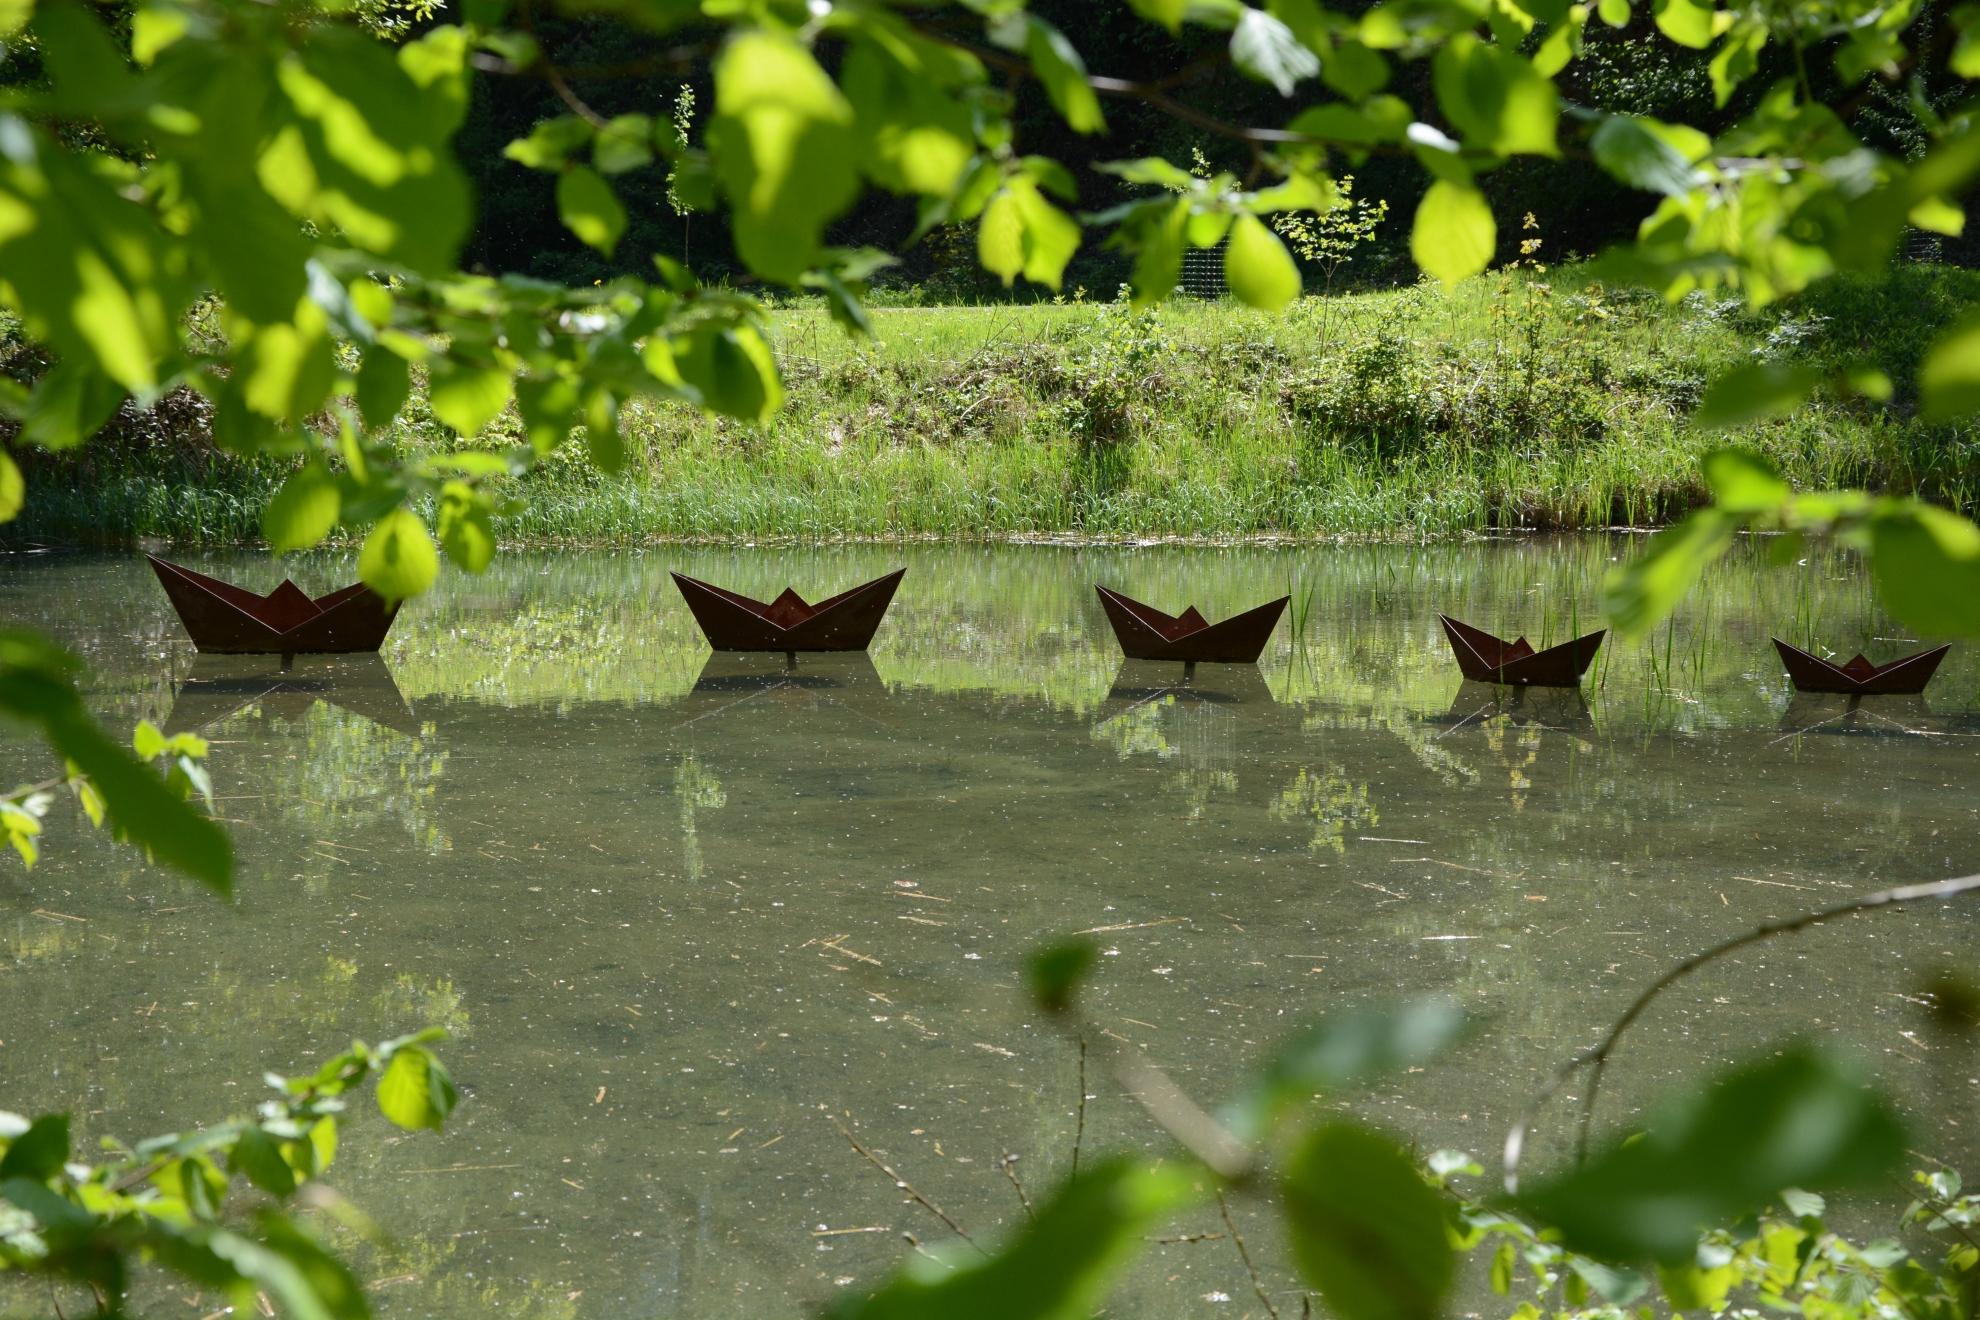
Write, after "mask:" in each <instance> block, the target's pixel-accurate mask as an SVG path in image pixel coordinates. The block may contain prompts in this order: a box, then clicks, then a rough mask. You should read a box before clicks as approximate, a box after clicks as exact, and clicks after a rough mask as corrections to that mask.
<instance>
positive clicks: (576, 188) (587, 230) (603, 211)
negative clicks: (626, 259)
mask: <svg viewBox="0 0 1980 1320" xmlns="http://www.w3.org/2000/svg"><path fill="white" fill-rule="evenodd" d="M557 217H558V218H559V219H560V220H562V221H563V222H564V228H566V229H568V230H570V231H571V232H572V233H573V234H576V235H577V236H578V237H579V238H580V239H582V240H584V242H585V243H586V244H588V245H590V246H591V247H595V248H597V249H598V250H599V251H600V252H603V253H604V254H605V255H606V256H608V257H609V256H611V255H612V253H613V251H614V250H616V249H617V248H618V246H619V236H620V235H621V234H623V233H625V232H626V208H625V206H624V204H623V203H621V202H620V201H619V195H618V194H617V193H615V192H613V191H612V185H611V184H609V183H607V182H605V180H604V178H603V177H601V176H600V175H599V173H598V171H597V170H594V169H592V168H591V166H589V165H573V166H571V167H570V168H569V169H567V170H565V171H564V173H563V175H562V176H561V177H560V178H558V180H557Z"/></svg>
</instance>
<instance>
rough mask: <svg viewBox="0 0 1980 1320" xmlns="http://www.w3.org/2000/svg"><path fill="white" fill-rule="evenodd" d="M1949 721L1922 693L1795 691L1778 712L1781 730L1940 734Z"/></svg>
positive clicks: (1876, 733)
mask: <svg viewBox="0 0 1980 1320" xmlns="http://www.w3.org/2000/svg"><path fill="white" fill-rule="evenodd" d="M1947 731H1948V722H1947V721H1946V720H1944V719H1941V718H1939V717H1937V716H1934V715H1933V713H1932V707H1931V706H1930V705H1928V704H1927V703H1926V701H1925V698H1924V697H1922V696H1912V695H1904V696H1852V695H1844V694H1843V693H1840V692H1797V693H1795V694H1794V699H1793V700H1791V701H1789V702H1788V708H1787V710H1786V711H1784V712H1783V713H1782V715H1781V732H1782V733H1848V734H1858V735H1864V734H1868V735H1873V736H1885V737H1890V736H1896V735H1902V734H1933V735H1941V734H1944V733H1946V732H1947Z"/></svg>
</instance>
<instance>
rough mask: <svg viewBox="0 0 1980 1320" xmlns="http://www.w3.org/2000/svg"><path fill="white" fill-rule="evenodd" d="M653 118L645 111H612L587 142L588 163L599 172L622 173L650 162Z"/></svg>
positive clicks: (651, 156) (651, 159)
mask: <svg viewBox="0 0 1980 1320" xmlns="http://www.w3.org/2000/svg"><path fill="white" fill-rule="evenodd" d="M652 141H653V120H652V119H651V118H650V117H649V116H647V115H615V116H614V117H613V118H612V120H611V121H610V122H609V123H607V124H606V125H605V127H603V128H601V129H599V130H598V137H597V139H596V140H595V141H593V142H592V144H591V163H592V164H593V165H595V166H597V167H598V172H599V173H601V174H624V173H626V172H627V171H629V170H636V169H639V168H641V167H642V166H646V165H651V164H652V163H653V147H652V145H651V143H652Z"/></svg>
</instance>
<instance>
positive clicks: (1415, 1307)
mask: <svg viewBox="0 0 1980 1320" xmlns="http://www.w3.org/2000/svg"><path fill="white" fill-rule="evenodd" d="M1279 1192H1280V1195H1281V1197H1282V1198H1283V1199H1284V1203H1285V1208H1286V1210H1285V1213H1286V1221H1287V1224H1288V1226H1289V1227H1290V1229H1291V1231H1292V1246H1293V1255H1294V1257H1295V1258H1296V1259H1297V1260H1298V1261H1299V1268H1300V1273H1301V1274H1302V1275H1303V1276H1304V1277H1305V1278H1306V1280H1307V1282H1309V1283H1311V1284H1312V1285H1313V1286H1314V1287H1315V1288H1316V1289H1318V1290H1319V1292H1320V1295H1321V1297H1322V1299H1323V1300H1325V1302H1326V1304H1327V1309H1328V1310H1329V1311H1330V1312H1332V1313H1333V1314H1334V1315H1336V1316H1338V1317H1340V1320H1436V1317H1437V1315H1438V1312H1439V1309H1440V1306H1441V1303H1442V1301H1443V1296H1444V1293H1445V1292H1446V1291H1447V1290H1448V1289H1449V1288H1450V1285H1451V1278H1452V1275H1453V1273H1454V1267H1455V1257H1454V1253H1453V1252H1452V1250H1451V1244H1450V1239H1449V1237H1448V1236H1447V1235H1446V1232H1445V1228H1444V1220H1445V1205H1446V1202H1445V1198H1444V1197H1442V1196H1440V1195H1439V1194H1438V1193H1437V1192H1436V1191H1435V1190H1434V1189H1432V1188H1431V1186H1430V1185H1429V1184H1428V1183H1427V1182H1425V1181H1424V1180H1423V1175H1422V1174H1421V1173H1420V1172H1418V1170H1417V1168H1416V1165H1415V1163H1414V1162H1413V1161H1412V1160H1411V1159H1410V1158H1409V1156H1408V1155H1407V1154H1405V1153H1404V1151H1403V1149H1402V1148H1401V1147H1400V1146H1399V1145H1397V1143H1395V1142H1394V1141H1392V1140H1390V1139H1389V1138H1388V1137H1385V1136H1383V1135H1381V1134H1380V1133H1377V1132H1374V1131H1371V1130H1369V1129H1368V1128H1364V1127H1361V1126H1359V1125H1358V1124H1353V1123H1329V1124H1327V1125H1326V1126H1324V1127H1321V1128H1318V1129H1316V1130H1315V1131H1314V1132H1313V1133H1311V1134H1310V1135H1309V1136H1308V1137H1307V1138H1306V1139H1305V1141H1303V1142H1302V1143H1301V1144H1300V1147H1299V1149H1298V1151H1297V1152H1296V1153H1295V1154H1294V1155H1293V1158H1292V1163H1291V1165H1290V1166H1289V1167H1288V1168H1287V1170H1286V1174H1285V1177H1284V1179H1283V1180H1282V1181H1281V1183H1280V1185H1279Z"/></svg>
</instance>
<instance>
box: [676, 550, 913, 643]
mask: <svg viewBox="0 0 1980 1320" xmlns="http://www.w3.org/2000/svg"><path fill="white" fill-rule="evenodd" d="M906 574H907V570H906V569H905V568H897V569H895V570H894V571H893V572H891V573H889V574H887V576H885V577H878V578H874V579H873V581H871V582H868V583H865V584H863V585H861V586H857V587H854V588H853V589H852V590H851V591H842V592H840V593H839V594H838V595H836V596H831V597H828V598H827V599H825V600H821V601H819V602H818V603H817V604H816V605H807V604H805V603H804V597H802V596H800V595H798V594H797V592H795V591H793V590H791V589H790V588H789V587H786V588H784V594H783V595H781V596H779V597H777V599H775V600H773V601H771V602H770V603H769V604H768V605H765V604H764V603H763V602H762V601H760V600H751V599H750V598H749V597H748V596H739V595H737V594H736V593H735V592H733V591H724V590H722V588H720V587H717V586H711V585H710V584H709V583H706V582H700V581H697V580H695V579H694V578H691V577H688V576H687V575H686V574H684V573H676V574H674V585H675V586H677V587H679V588H680V589H681V595H682V596H684V597H686V598H687V604H688V608H689V609H690V610H692V611H694V621H695V622H696V623H698V624H700V625H701V631H702V633H703V634H704V635H705V636H706V637H707V638H708V644H709V645H710V646H712V647H714V648H715V649H716V650H718V651H783V652H785V653H786V654H796V653H797V652H799V651H864V650H865V649H866V648H867V645H868V644H869V643H870V642H872V640H873V633H874V631H875V630H876V629H877V628H879V626H880V620H881V619H882V618H884V617H885V616H886V613H887V606H888V605H890V604H892V603H893V600H894V589H895V588H896V587H898V586H900V585H901V579H902V578H903V577H904V576H906Z"/></svg>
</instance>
